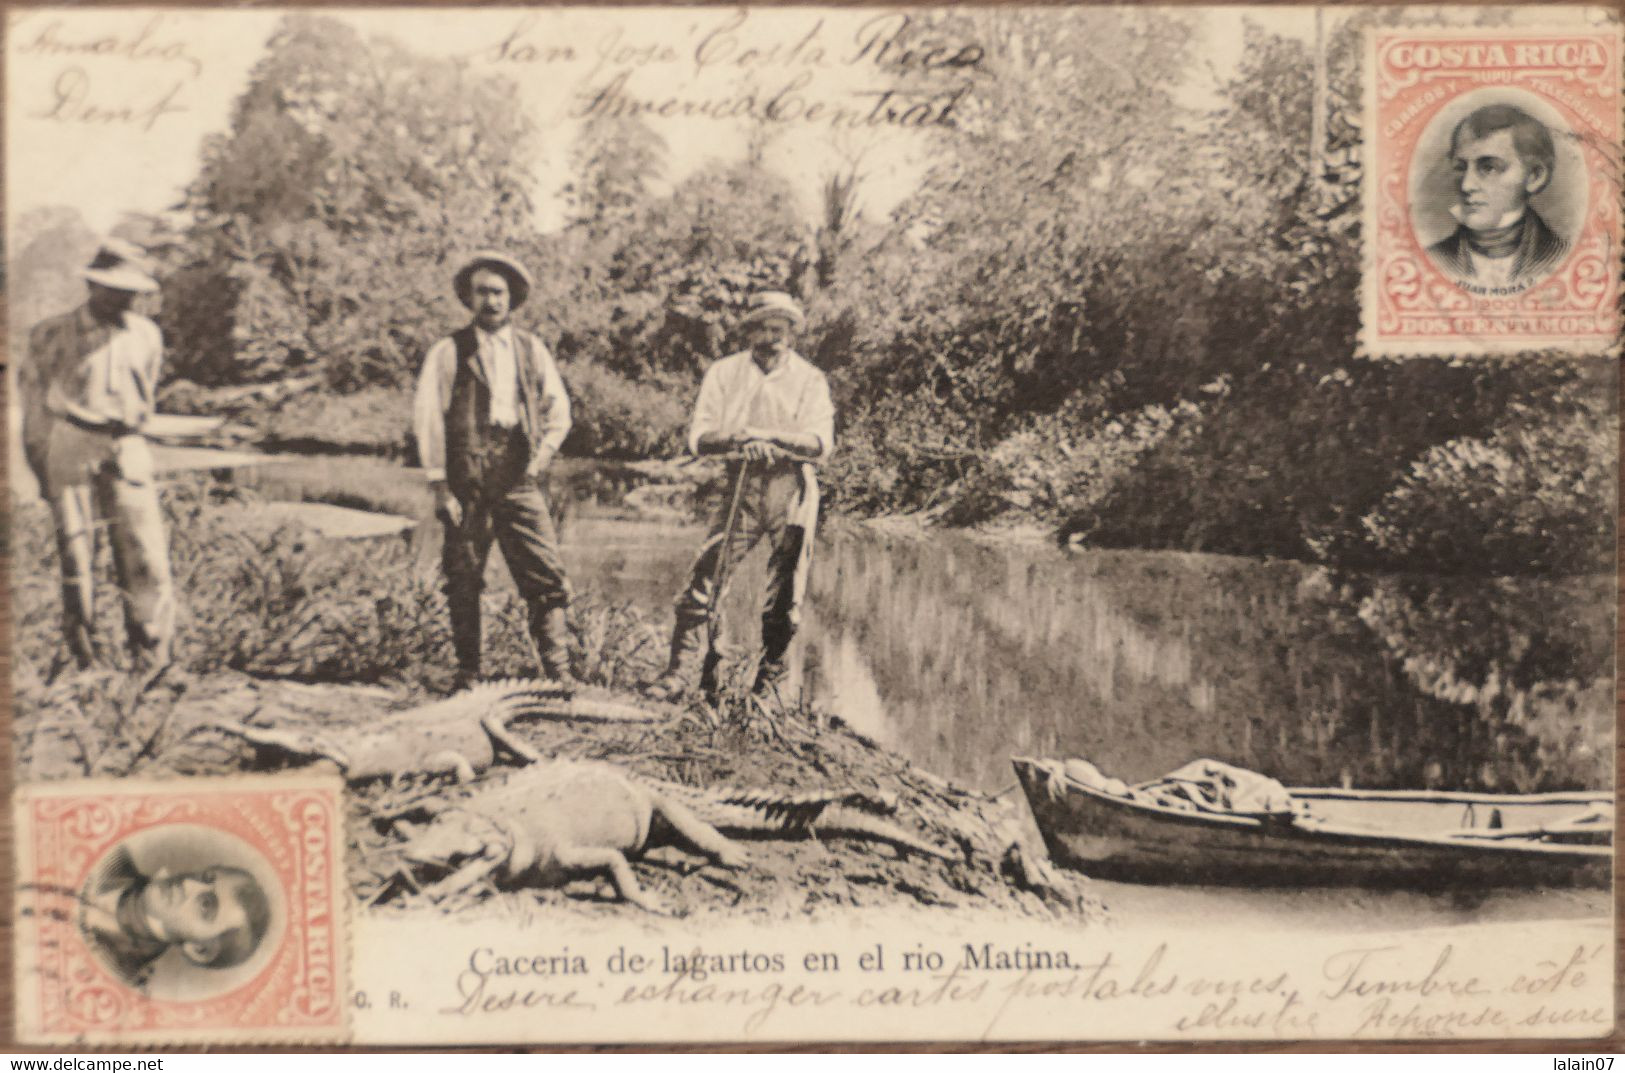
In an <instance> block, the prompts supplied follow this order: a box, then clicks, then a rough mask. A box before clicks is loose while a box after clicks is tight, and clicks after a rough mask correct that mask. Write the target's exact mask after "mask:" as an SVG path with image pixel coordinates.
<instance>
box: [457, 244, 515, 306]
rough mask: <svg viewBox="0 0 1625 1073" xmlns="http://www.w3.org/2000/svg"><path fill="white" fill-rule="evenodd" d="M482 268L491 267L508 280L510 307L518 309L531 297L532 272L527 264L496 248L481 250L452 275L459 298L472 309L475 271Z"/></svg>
mask: <svg viewBox="0 0 1625 1073" xmlns="http://www.w3.org/2000/svg"><path fill="white" fill-rule="evenodd" d="M482 268H489V269H491V270H493V271H495V272H499V273H501V274H502V276H503V277H504V278H505V279H507V281H508V308H509V309H518V308H519V307H520V306H522V305H524V304H525V299H526V298H528V297H530V287H531V280H530V273H529V272H528V271H526V270H525V266H524V265H522V264H520V263H519V262H518V261H516V260H514V259H513V258H512V257H509V256H508V255H507V254H505V253H500V252H498V251H496V250H479V251H477V252H476V253H475V254H474V256H472V257H470V258H469V259H468V263H467V264H465V265H463V267H461V268H459V269H458V270H457V275H456V276H454V277H452V281H451V285H452V287H453V289H455V290H456V292H457V300H458V301H459V302H462V303H463V305H465V306H467V307H468V308H470V309H473V308H474V290H473V280H474V273H475V272H477V271H479V270H480V269H482Z"/></svg>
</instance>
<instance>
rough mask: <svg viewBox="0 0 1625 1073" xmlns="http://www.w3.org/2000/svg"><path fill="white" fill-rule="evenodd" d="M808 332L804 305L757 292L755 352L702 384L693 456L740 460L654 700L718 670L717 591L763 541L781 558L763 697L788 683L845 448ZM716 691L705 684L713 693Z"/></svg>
mask: <svg viewBox="0 0 1625 1073" xmlns="http://www.w3.org/2000/svg"><path fill="white" fill-rule="evenodd" d="M805 324H806V317H805V316H804V315H803V313H802V311H801V306H800V305H799V304H798V303H797V302H796V300H795V299H794V298H791V297H790V296H789V295H787V294H783V293H780V292H778V291H766V292H763V293H761V294H758V295H757V296H756V297H755V298H754V300H753V301H752V303H751V308H750V311H749V312H748V313H747V314H746V316H745V321H744V325H743V327H744V331H745V337H746V340H747V342H748V343H749V347H750V349H748V350H744V351H741V352H739V353H737V354H733V355H731V356H729V357H726V358H723V359H721V360H720V361H718V362H716V364H714V365H712V366H711V368H709V369H708V370H706V373H705V379H704V380H703V381H702V382H701V384H700V395H699V399H698V400H697V401H696V402H695V404H694V417H693V421H692V422H691V423H690V425H689V431H688V448H689V450H690V451H691V452H692V453H694V454H697V455H707V454H726V455H731V456H733V457H732V460H731V461H730V462H729V465H728V470H727V482H726V487H727V488H728V489H729V493H730V494H729V496H728V497H726V498H725V499H724V500H723V502H721V503H720V504H719V505H718V509H717V512H716V514H715V515H714V517H713V521H712V525H711V531H710V534H709V535H708V536H707V537H706V540H705V543H704V544H703V545H702V546H701V548H700V554H699V556H698V557H697V558H696V559H695V560H694V565H693V567H692V569H691V570H690V573H689V581H688V584H687V586H686V587H685V588H684V589H683V591H682V592H681V593H680V594H679V595H678V597H677V602H676V611H677V623H676V626H675V628H674V629H673V631H672V640H671V659H670V662H669V663H668V665H667V668H666V672H665V674H663V675H662V676H661V677H660V678H659V679H658V680H657V681H655V682H654V683H652V684H651V685H650V687H649V689H648V693H649V695H650V696H652V697H655V698H658V699H671V698H674V697H677V696H680V695H682V694H683V693H685V692H686V691H687V690H689V689H690V688H691V687H692V686H693V684H694V680H695V678H696V671H697V670H699V669H700V667H699V665H700V664H701V663H702V662H710V660H707V659H706V657H708V656H713V654H712V653H710V652H708V651H707V650H706V648H707V645H708V643H709V639H708V638H707V631H706V625H707V620H708V618H709V617H710V615H711V614H712V609H713V608H714V607H718V606H720V603H721V600H722V598H723V595H724V594H723V593H722V592H720V591H716V590H717V587H718V586H717V580H718V578H719V576H720V577H721V578H722V581H723V585H724V586H726V581H727V577H728V575H729V574H731V573H732V571H733V567H734V566H735V565H736V564H737V562H738V560H739V559H742V558H743V557H744V556H745V554H746V553H747V552H749V551H750V549H751V548H752V547H754V546H755V545H756V543H757V542H758V541H760V540H762V539H763V538H766V540H767V541H768V543H769V545H770V546H771V548H772V554H771V556H770V558H769V559H768V583H767V594H766V599H765V600H764V602H763V605H762V659H761V663H760V664H759V666H758V668H757V673H756V680H755V684H754V686H753V689H754V691H755V692H757V693H759V694H760V693H764V692H769V691H771V690H773V689H775V688H776V687H777V686H778V684H779V683H780V681H782V679H783V677H784V673H785V666H784V657H785V653H786V651H787V650H788V649H789V647H790V642H791V641H792V640H793V639H794V637H795V632H796V626H797V625H798V623H799V622H800V619H801V601H802V599H803V597H804V596H805V594H806V591H807V574H808V571H809V569H810V568H811V565H812V547H813V534H814V531H815V529H816V527H817V524H818V478H817V472H816V469H817V465H818V463H820V462H822V461H824V460H825V459H826V458H828V457H829V453H830V451H831V450H832V449H833V448H834V446H835V409H834V406H833V404H832V403H831V402H830V396H829V382H828V381H827V380H825V379H824V374H823V373H822V372H820V371H819V370H818V369H816V368H814V367H813V366H812V365H811V364H809V363H808V362H807V360H806V359H805V358H803V357H801V355H799V354H797V353H796V352H795V351H794V350H791V349H790V340H791V339H792V338H793V336H794V335H795V333H796V332H799V331H801V329H802V328H803V327H804V326H805ZM742 471H743V478H742V479H743V482H744V483H743V486H742V487H741V494H740V496H739V508H738V512H737V516H736V518H735V520H734V529H733V533H732V534H731V535H730V534H729V532H728V516H729V513H730V507H731V506H732V503H733V498H732V490H733V489H734V488H735V487H738V486H739V485H738V482H739V481H740V480H741V472H742ZM725 552H726V559H727V561H726V562H725V563H724V562H722V561H721V560H722V559H723V557H724V553H725ZM719 567H720V568H721V569H720V572H719ZM713 658H714V657H713ZM713 686H714V683H709V682H708V683H706V688H707V689H711V688H713Z"/></svg>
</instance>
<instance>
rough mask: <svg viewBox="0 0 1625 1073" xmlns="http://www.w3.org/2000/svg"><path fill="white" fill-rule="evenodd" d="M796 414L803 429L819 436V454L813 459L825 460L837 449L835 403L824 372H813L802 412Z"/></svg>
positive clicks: (817, 460)
mask: <svg viewBox="0 0 1625 1073" xmlns="http://www.w3.org/2000/svg"><path fill="white" fill-rule="evenodd" d="M796 416H797V417H799V418H800V419H801V428H802V430H803V431H805V432H810V433H812V434H813V435H814V436H817V437H818V455H817V457H816V458H814V459H812V461H815V462H822V461H824V459H826V458H828V457H829V453H830V452H831V451H833V450H835V403H834V402H832V401H830V397H829V380H828V379H827V378H825V376H824V374H823V373H820V372H815V373H814V374H813V377H812V382H811V383H810V384H808V385H807V398H806V399H805V401H804V402H803V403H802V406H801V413H799V414H797V415H796Z"/></svg>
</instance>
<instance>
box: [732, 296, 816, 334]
mask: <svg viewBox="0 0 1625 1073" xmlns="http://www.w3.org/2000/svg"><path fill="white" fill-rule="evenodd" d="M770 317H783V318H784V319H786V320H788V321H789V322H790V324H791V325H792V326H793V328H794V329H795V330H796V331H798V332H799V331H800V330H801V329H803V328H805V327H806V326H807V315H806V314H805V313H803V312H802V311H801V303H800V302H798V301H796V300H795V299H794V298H791V297H790V296H789V295H788V294H785V293H784V292H783V291H760V292H758V293H757V294H756V295H755V296H753V297H752V298H751V300H750V310H749V311H748V312H747V313H746V314H745V319H744V320H742V321H740V326H741V327H744V326H745V325H749V324H755V323H756V322H757V321H761V320H767V319H768V318H770Z"/></svg>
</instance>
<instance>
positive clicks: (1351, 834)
mask: <svg viewBox="0 0 1625 1073" xmlns="http://www.w3.org/2000/svg"><path fill="white" fill-rule="evenodd" d="M1011 763H1012V764H1013V765H1014V767H1015V770H1016V777H1017V778H1018V779H1019V780H1020V782H1021V788H1022V790H1023V792H1025V793H1026V795H1027V803H1028V805H1029V806H1030V807H1031V808H1032V812H1033V818H1034V819H1035V820H1036V821H1037V824H1038V830H1039V832H1040V833H1041V834H1042V835H1043V838H1044V844H1045V846H1046V847H1047V848H1048V850H1049V853H1050V856H1051V858H1053V859H1054V860H1055V862H1056V863H1057V864H1060V865H1063V866H1065V867H1068V868H1074V869H1077V870H1078V871H1081V872H1085V873H1087V874H1089V875H1091V876H1097V877H1099V878H1102V879H1121V880H1128V881H1130V882H1141V883H1195V884H1245V885H1248V886H1362V887H1409V888H1420V889H1440V888H1475V889H1483V888H1486V887H1507V886H1515V887H1548V886H1551V887H1558V886H1594V887H1606V886H1608V884H1609V883H1610V881H1611V879H1612V876H1613V828H1612V824H1611V823H1607V824H1604V823H1590V824H1585V823H1581V824H1576V823H1574V821H1576V820H1578V819H1579V818H1580V817H1582V816H1586V815H1588V814H1594V813H1595V812H1596V810H1598V809H1599V808H1600V809H1603V810H1606V812H1607V815H1609V816H1611V815H1612V812H1613V796H1612V795H1611V794H1608V793H1596V792H1576V793H1549V794H1517V795H1513V794H1478V793H1455V792H1446V791H1431V790H1338V789H1325V788H1322V789H1311V788H1293V789H1291V790H1289V791H1288V793H1289V794H1290V795H1291V798H1292V806H1293V807H1292V812H1290V813H1285V814H1279V815H1260V814H1240V813H1218V812H1209V811H1186V810H1182V809H1179V808H1175V807H1169V806H1167V805H1163V804H1159V803H1155V802H1151V801H1146V800H1131V799H1129V798H1128V797H1127V796H1125V795H1121V794H1117V793H1112V792H1108V791H1106V790H1105V789H1102V788H1100V787H1098V786H1091V785H1086V784H1085V783H1083V782H1081V781H1080V780H1078V779H1076V778H1074V777H1072V776H1070V775H1068V774H1066V773H1065V771H1064V769H1063V768H1062V765H1061V764H1059V763H1057V762H1054V761H1041V760H1033V759H1028V758H1025V757H1015V758H1012V760H1011Z"/></svg>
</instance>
